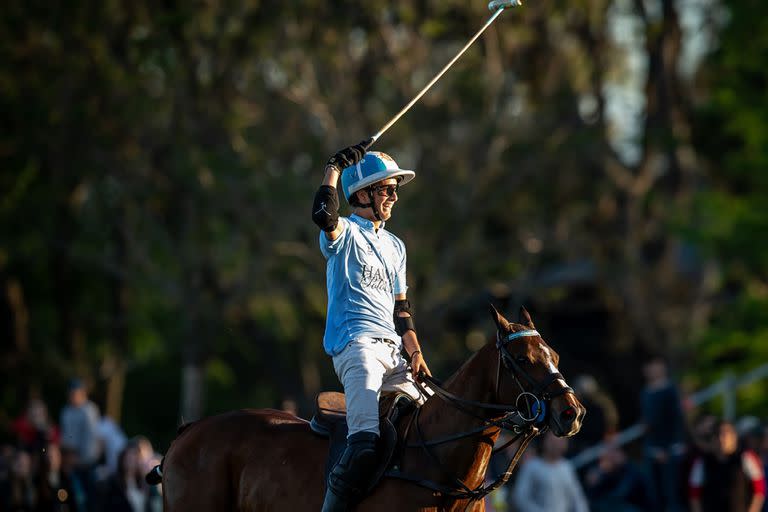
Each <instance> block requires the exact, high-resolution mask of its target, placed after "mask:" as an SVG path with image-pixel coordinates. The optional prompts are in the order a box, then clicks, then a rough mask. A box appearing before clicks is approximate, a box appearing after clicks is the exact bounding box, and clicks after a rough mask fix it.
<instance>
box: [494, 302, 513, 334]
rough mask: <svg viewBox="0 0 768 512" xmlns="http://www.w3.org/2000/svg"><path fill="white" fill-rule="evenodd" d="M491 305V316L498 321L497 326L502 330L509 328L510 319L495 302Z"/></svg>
mask: <svg viewBox="0 0 768 512" xmlns="http://www.w3.org/2000/svg"><path fill="white" fill-rule="evenodd" d="M489 306H490V307H491V316H492V317H493V321H494V322H496V327H498V328H499V330H500V331H506V330H508V329H509V321H508V320H507V319H506V318H504V317H503V316H502V315H501V313H499V311H498V310H497V309H496V308H495V307H494V306H493V304H489Z"/></svg>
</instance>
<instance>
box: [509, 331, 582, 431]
mask: <svg viewBox="0 0 768 512" xmlns="http://www.w3.org/2000/svg"><path fill="white" fill-rule="evenodd" d="M526 336H536V337H539V338H541V334H539V331H537V330H535V329H528V330H525V331H517V332H511V333H509V334H507V335H506V336H503V337H502V336H501V335H500V334H499V332H498V331H497V332H496V348H498V349H499V364H498V365H497V367H496V396H499V386H500V383H501V366H502V364H503V365H504V367H505V368H506V369H508V370H510V371H511V373H512V378H513V379H515V383H516V384H517V387H519V388H520V391H521V392H520V394H519V395H517V399H516V400H515V407H517V409H518V413H519V412H520V407H519V405H520V399H521V398H522V399H523V400H524V401H525V402H526V405H527V406H528V411H530V413H531V414H532V415H533V416H532V417H531V416H529V417H528V421H533V422H536V423H541V422H543V421H544V418H545V416H546V413H547V404H548V403H549V402H550V401H551V400H552V399H553V398H556V397H558V396H562V395H565V394H567V393H572V394H573V393H574V391H573V388H571V387H570V386H568V385H567V384H566V383H565V377H563V375H562V374H561V373H560V372H559V371H554V372H550V373H549V375H548V376H547V378H545V379H544V380H543V381H541V382H537V381H536V380H535V379H534V378H533V377H531V375H530V374H529V373H528V372H527V371H525V368H523V367H522V366H520V363H518V361H517V360H516V359H515V357H513V356H512V354H510V353H509V350H508V349H507V345H508V344H509V342H510V341H513V340H515V339H518V338H523V337H526ZM526 359H527V358H526ZM552 367H553V368H554V365H553V366H552ZM554 369H555V370H557V368H554ZM518 375H519V376H521V377H522V378H523V379H525V380H526V381H527V382H528V384H529V385H530V386H531V387H532V388H533V391H526V390H525V388H524V387H523V385H522V384H520V379H519V378H518ZM557 381H562V383H563V385H561V386H560V387H559V388H558V389H557V390H555V391H554V392H550V391H547V390H548V389H549V388H550V387H551V386H552V384H554V383H555V382H557ZM531 400H533V401H532V402H531Z"/></svg>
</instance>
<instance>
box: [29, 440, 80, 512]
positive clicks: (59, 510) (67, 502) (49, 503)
mask: <svg viewBox="0 0 768 512" xmlns="http://www.w3.org/2000/svg"><path fill="white" fill-rule="evenodd" d="M70 474H71V473H67V472H66V471H64V470H63V469H62V455H61V450H60V449H59V447H58V445H56V444H53V443H50V444H49V445H48V447H47V448H46V450H45V458H44V459H43V465H42V467H41V471H40V472H39V473H38V475H37V476H36V478H35V488H36V489H37V497H38V501H37V508H36V510H37V511H38V512H78V511H80V510H81V509H80V508H79V507H78V503H77V489H76V487H75V486H76V482H73V480H72V479H71V477H70Z"/></svg>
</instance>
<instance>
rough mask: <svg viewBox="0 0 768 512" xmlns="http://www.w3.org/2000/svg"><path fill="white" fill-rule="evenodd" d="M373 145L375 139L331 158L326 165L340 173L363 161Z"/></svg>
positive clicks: (346, 149) (362, 142) (363, 142)
mask: <svg viewBox="0 0 768 512" xmlns="http://www.w3.org/2000/svg"><path fill="white" fill-rule="evenodd" d="M371 144H373V138H370V139H365V140H363V141H360V142H359V143H357V144H355V145H354V146H349V147H346V148H344V149H342V150H340V151H338V152H337V153H336V154H335V155H333V156H332V157H331V158H329V159H328V162H327V163H326V164H325V165H326V166H329V165H332V166H334V167H336V168H337V169H338V170H339V172H341V170H342V169H344V168H346V167H350V166H352V165H355V164H357V163H358V162H360V160H362V159H363V157H364V156H365V152H366V150H367V149H368V148H369V147H370V146H371Z"/></svg>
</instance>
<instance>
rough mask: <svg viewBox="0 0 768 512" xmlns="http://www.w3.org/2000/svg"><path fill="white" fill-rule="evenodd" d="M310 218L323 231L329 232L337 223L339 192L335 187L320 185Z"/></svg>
mask: <svg viewBox="0 0 768 512" xmlns="http://www.w3.org/2000/svg"><path fill="white" fill-rule="evenodd" d="M312 220H313V221H314V222H315V224H317V226H318V227H319V228H320V229H322V230H323V231H326V232H330V231H333V230H334V229H336V226H337V225H338V224H339V194H338V192H336V187H331V186H330V185H321V186H320V188H319V189H317V193H316V194H315V202H314V203H313V204H312Z"/></svg>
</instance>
